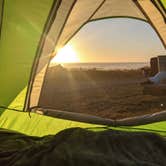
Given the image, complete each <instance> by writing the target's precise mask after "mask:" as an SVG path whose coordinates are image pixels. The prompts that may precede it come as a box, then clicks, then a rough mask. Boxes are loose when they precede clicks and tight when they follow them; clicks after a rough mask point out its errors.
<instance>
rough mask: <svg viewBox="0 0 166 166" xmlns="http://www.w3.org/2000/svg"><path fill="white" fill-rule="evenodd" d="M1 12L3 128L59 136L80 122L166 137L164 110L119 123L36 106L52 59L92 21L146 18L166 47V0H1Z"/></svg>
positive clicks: (0, 117) (0, 103) (0, 107)
mask: <svg viewBox="0 0 166 166" xmlns="http://www.w3.org/2000/svg"><path fill="white" fill-rule="evenodd" d="M0 11H1V12H0V55H1V56H0V58H1V59H0V76H1V77H0V127H1V128H4V129H10V130H14V131H19V132H21V133H25V134H27V135H32V136H44V135H48V134H56V133H57V132H59V131H61V130H63V129H65V128H71V127H76V126H77V127H78V126H79V127H82V128H85V127H86V128H87V127H88V128H96V127H103V128H104V127H105V126H109V128H112V129H117V130H129V131H136V130H150V131H154V132H156V133H160V134H161V135H164V136H165V135H166V132H165V131H166V122H165V120H166V118H165V113H163V114H162V115H157V118H155V120H151V117H153V116H155V117H156V115H150V116H148V117H141V120H142V119H146V120H145V121H144V120H143V123H142V121H141V122H140V120H139V121H137V119H140V118H139V117H136V118H135V119H134V118H133V119H129V120H127V121H126V120H122V121H120V122H118V123H116V124H115V122H114V121H107V120H104V119H93V118H91V117H88V116H86V115H85V116H84V115H83V118H82V117H81V118H80V116H78V115H75V114H69V115H66V114H65V115H64V117H63V114H62V115H61V116H60V117H58V118H57V117H55V116H54V115H55V114H56V116H57V114H59V112H56V111H54V112H53V113H52V110H49V111H46V112H45V111H43V110H44V108H41V107H40V105H39V104H38V103H39V99H40V93H41V90H42V84H43V80H44V76H45V73H46V70H47V67H48V65H49V62H50V60H51V59H52V57H53V56H54V55H55V54H56V52H57V50H58V49H59V48H61V47H63V46H64V45H65V44H66V43H67V42H68V41H69V40H70V39H71V38H72V37H73V36H74V35H75V34H76V33H77V32H78V31H79V30H80V29H81V28H82V27H83V26H84V25H85V24H87V23H88V22H90V21H96V20H99V19H106V18H116V17H124V18H133V19H139V20H142V21H145V22H147V23H149V24H150V25H151V26H152V27H153V29H154V31H155V32H156V33H157V35H158V37H159V38H160V40H161V42H162V44H163V46H164V47H165V48H166V0H123V1H122V0H91V1H89V0H35V1H33V0H28V1H26V0H12V1H9V0H0ZM27 112H29V115H28V113H27ZM30 112H31V113H30ZM36 112H38V113H41V114H45V113H47V115H49V116H45V115H39V114H37V113H36ZM51 116H52V117H51ZM89 119H90V120H89ZM92 119H93V120H92ZM91 121H92V122H93V124H92V123H91ZM156 121H158V122H156ZM133 122H134V123H133ZM135 122H136V123H135ZM146 123H149V124H146ZM138 125H139V126H138ZM121 126H127V127H121Z"/></svg>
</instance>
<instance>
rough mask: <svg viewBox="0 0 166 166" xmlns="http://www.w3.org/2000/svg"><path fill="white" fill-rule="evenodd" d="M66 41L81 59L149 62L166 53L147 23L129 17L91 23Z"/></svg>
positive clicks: (83, 60)
mask: <svg viewBox="0 0 166 166" xmlns="http://www.w3.org/2000/svg"><path fill="white" fill-rule="evenodd" d="M67 45H69V46H71V47H72V50H73V51H74V52H75V56H77V58H75V59H77V61H78V62H148V61H149V60H150V58H151V57H154V56H158V55H164V54H165V55H166V50H165V48H164V47H163V45H162V43H161V41H160V39H159V37H158V36H157V34H156V32H155V31H154V30H153V28H152V27H151V26H150V25H149V24H148V23H146V22H143V21H140V20H135V19H127V18H114V19H105V20H98V21H94V22H91V23H88V24H86V25H85V26H84V27H83V28H82V29H81V30H80V31H79V32H78V33H77V34H76V35H75V36H74V37H73V38H72V39H71V40H70V41H69V43H68V44H67ZM66 52H67V50H66ZM69 54H70V53H69ZM78 59H79V60H78ZM73 61H74V59H73Z"/></svg>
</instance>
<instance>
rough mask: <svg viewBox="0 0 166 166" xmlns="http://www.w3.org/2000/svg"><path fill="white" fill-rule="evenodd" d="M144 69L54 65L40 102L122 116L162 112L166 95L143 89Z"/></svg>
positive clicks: (111, 117)
mask: <svg viewBox="0 0 166 166" xmlns="http://www.w3.org/2000/svg"><path fill="white" fill-rule="evenodd" d="M144 81H146V78H145V77H144V76H143V74H142V72H141V69H125V70H98V69H95V68H94V69H86V70H84V69H73V70H68V69H66V68H63V67H61V66H58V67H57V66H53V67H50V68H49V70H48V71H47V75H46V78H45V81H44V85H43V90H42V92H41V97H40V101H39V105H40V106H41V107H43V108H54V109H57V110H62V111H68V112H77V113H84V114H89V115H94V116H99V117H102V118H110V119H121V118H127V117H134V116H138V115H145V114H151V113H155V112H160V111H162V110H164V109H165V106H166V96H154V95H149V94H144V93H143V86H142V85H141V83H142V82H144Z"/></svg>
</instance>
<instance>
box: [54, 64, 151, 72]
mask: <svg viewBox="0 0 166 166" xmlns="http://www.w3.org/2000/svg"><path fill="white" fill-rule="evenodd" d="M52 65H53V64H52ZM52 65H51V66H52ZM62 66H64V67H65V68H68V69H78V68H79V69H98V70H125V69H128V70H132V69H140V68H142V67H147V66H149V63H148V62H125V63H64V64H62Z"/></svg>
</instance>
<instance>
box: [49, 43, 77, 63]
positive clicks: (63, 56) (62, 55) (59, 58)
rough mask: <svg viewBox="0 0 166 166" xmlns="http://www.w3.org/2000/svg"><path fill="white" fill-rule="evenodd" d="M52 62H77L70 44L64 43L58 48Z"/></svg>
mask: <svg viewBox="0 0 166 166" xmlns="http://www.w3.org/2000/svg"><path fill="white" fill-rule="evenodd" d="M52 62H53V63H75V62H79V58H78V56H77V54H76V52H75V51H74V49H73V48H72V46H70V45H66V46H65V47H63V48H62V49H60V50H59V51H58V53H57V55H56V56H55V57H54V58H53V59H52Z"/></svg>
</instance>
